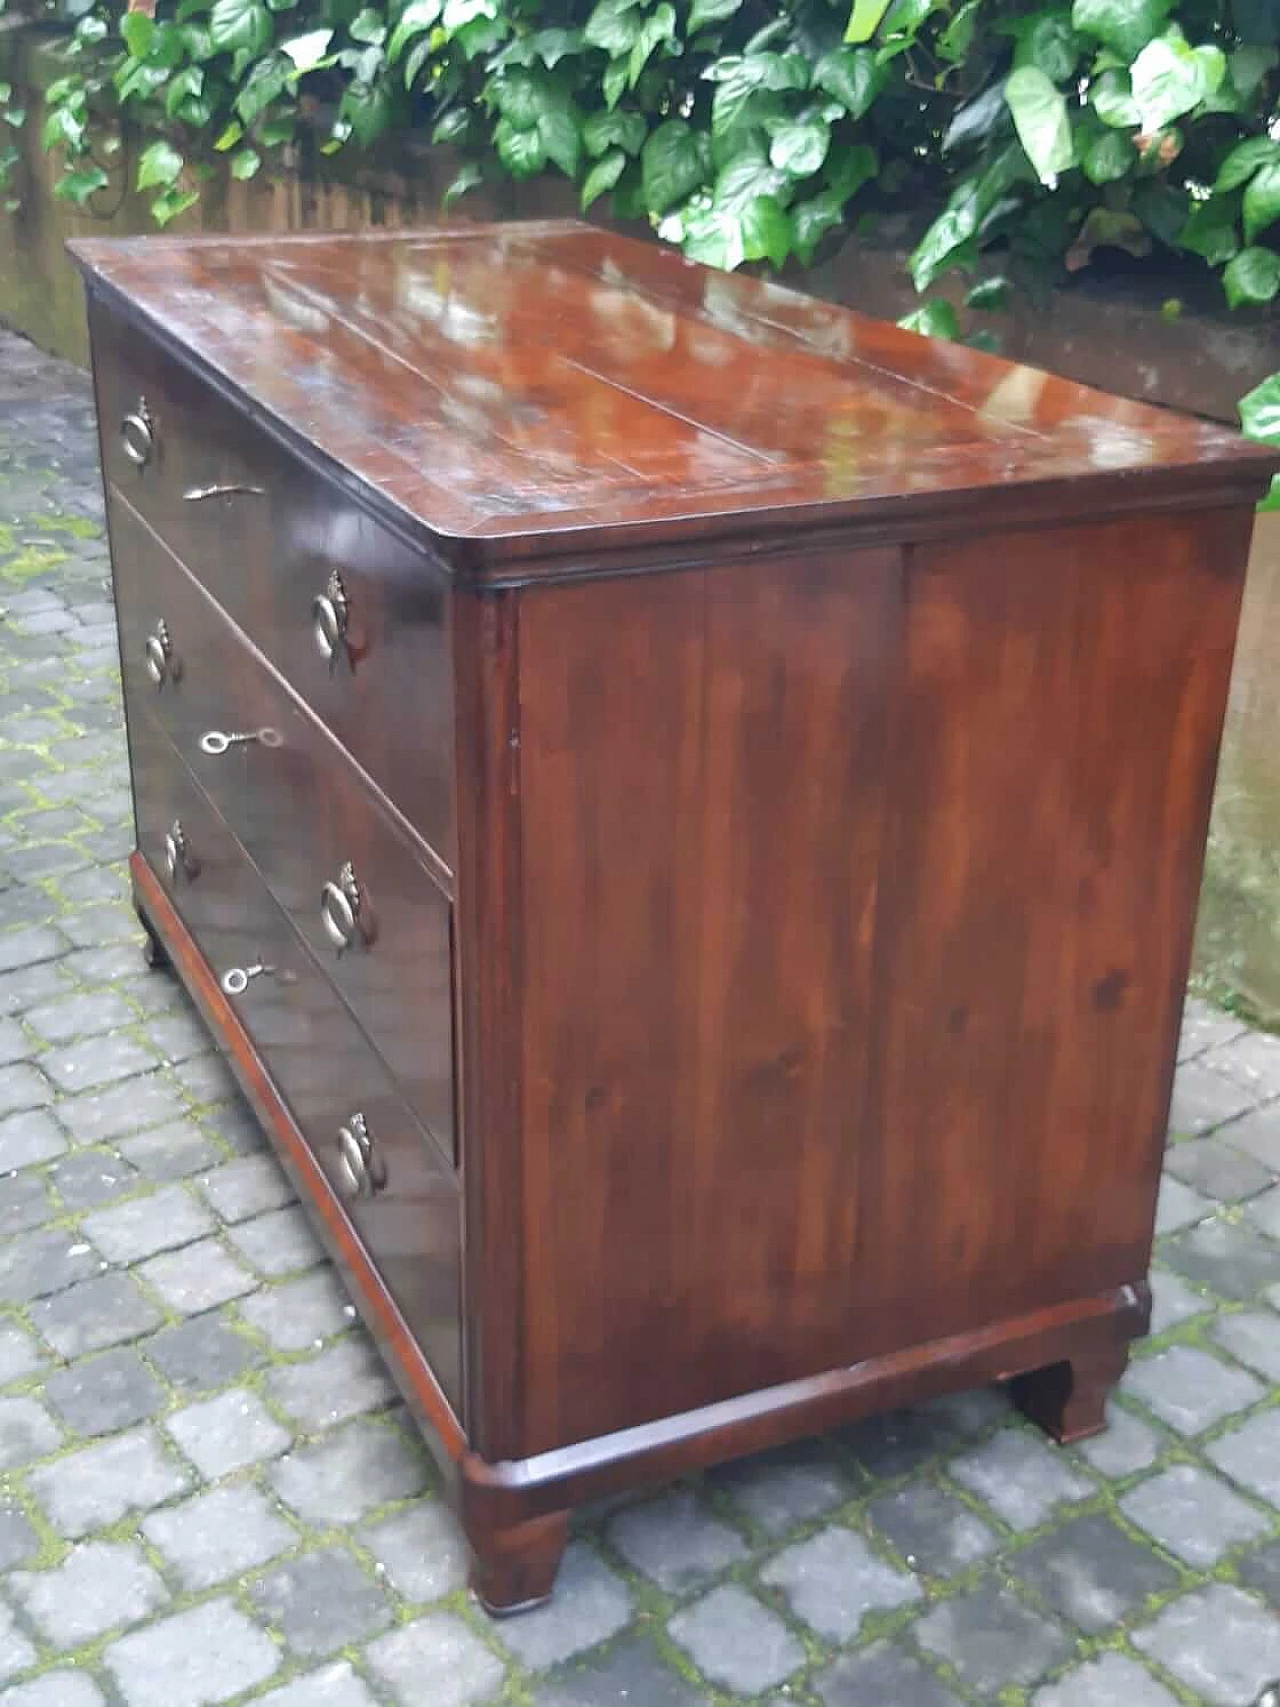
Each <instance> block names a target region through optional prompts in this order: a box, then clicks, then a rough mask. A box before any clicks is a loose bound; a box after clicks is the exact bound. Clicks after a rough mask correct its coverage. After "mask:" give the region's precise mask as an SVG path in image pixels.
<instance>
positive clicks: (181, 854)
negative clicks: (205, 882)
mask: <svg viewBox="0 0 1280 1707" xmlns="http://www.w3.org/2000/svg"><path fill="white" fill-rule="evenodd" d="M164 864H165V870H166V871H167V872H168V873H169V881H170V883H176V882H177V881H178V875H179V873H181V874H182V875H183V876H184V877H185V878H186V879H187V881H188V883H194V882H195V880H196V878H197V877H199V875H200V861H199V860H198V859H197V858H196V856H195V854H194V853H193V852H192V851H191V843H190V842H189V841H188V840H187V832H186V831H185V830H184V829H183V827H182V820H181V818H175V819H174V820H173V823H172V824H171V825H170V826H169V832H168V834H167V835H166V836H165V839H164Z"/></svg>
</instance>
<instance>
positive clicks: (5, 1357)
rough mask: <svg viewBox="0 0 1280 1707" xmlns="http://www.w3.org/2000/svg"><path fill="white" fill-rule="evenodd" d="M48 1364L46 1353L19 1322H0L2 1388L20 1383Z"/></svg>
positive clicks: (0, 1385)
mask: <svg viewBox="0 0 1280 1707" xmlns="http://www.w3.org/2000/svg"><path fill="white" fill-rule="evenodd" d="M45 1362H46V1358H45V1355H44V1353H43V1352H42V1351H41V1350H40V1347H39V1346H38V1345H37V1344H36V1342H35V1341H34V1340H33V1339H32V1337H31V1335H30V1334H29V1333H28V1332H27V1330H26V1329H25V1328H24V1327H21V1326H20V1325H19V1324H18V1323H17V1322H0V1387H7V1386H8V1385H9V1384H10V1382H13V1381H20V1380H21V1379H22V1377H23V1376H24V1375H30V1374H32V1373H33V1372H34V1371H35V1370H37V1369H39V1368H41V1367H42V1366H43V1364H44V1363H45Z"/></svg>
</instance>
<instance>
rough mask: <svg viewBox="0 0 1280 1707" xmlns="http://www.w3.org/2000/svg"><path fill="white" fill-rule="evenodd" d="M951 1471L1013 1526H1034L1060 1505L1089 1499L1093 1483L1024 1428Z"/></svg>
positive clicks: (958, 1462)
mask: <svg viewBox="0 0 1280 1707" xmlns="http://www.w3.org/2000/svg"><path fill="white" fill-rule="evenodd" d="M950 1474H951V1475H953V1476H954V1477H955V1479H956V1480H957V1481H958V1482H961V1483H963V1485H964V1486H965V1487H966V1488H968V1489H969V1490H970V1492H971V1493H975V1494H977V1495H978V1497H979V1498H980V1499H984V1500H985V1501H986V1502H987V1504H988V1505H989V1506H990V1507H991V1509H992V1510H993V1511H994V1512H996V1513H997V1515H998V1516H1000V1517H1002V1518H1003V1519H1004V1521H1005V1522H1006V1523H1007V1524H1008V1525H1009V1527H1010V1528H1011V1529H1034V1528H1035V1527H1036V1525H1037V1524H1040V1523H1043V1522H1044V1520H1045V1518H1046V1517H1048V1515H1049V1513H1050V1512H1051V1511H1052V1510H1053V1509H1054V1507H1055V1506H1059V1505H1063V1504H1066V1503H1069V1502H1071V1501H1073V1500H1082V1499H1086V1498H1088V1496H1089V1495H1090V1494H1091V1493H1092V1492H1093V1484H1092V1483H1091V1482H1090V1481H1088V1480H1087V1479H1086V1478H1085V1477H1084V1476H1082V1475H1081V1474H1080V1473H1079V1471H1077V1470H1074V1469H1073V1468H1072V1467H1071V1462H1070V1460H1069V1459H1068V1458H1066V1457H1065V1456H1064V1455H1063V1454H1062V1453H1060V1452H1055V1451H1054V1450H1053V1448H1052V1447H1050V1446H1047V1445H1046V1444H1045V1443H1044V1442H1043V1441H1042V1440H1040V1439H1039V1438H1038V1437H1036V1436H1034V1435H1032V1434H1030V1433H1027V1432H1024V1431H1022V1430H1020V1429H1003V1430H1001V1432H1000V1433H999V1434H997V1435H996V1436H995V1437H994V1438H993V1439H991V1440H989V1441H988V1442H987V1443H986V1444H985V1445H984V1446H980V1447H978V1448H977V1449H976V1450H975V1451H973V1452H968V1453H965V1454H964V1455H963V1456H962V1457H960V1458H957V1459H955V1460H954V1461H953V1462H952V1464H951V1466H950Z"/></svg>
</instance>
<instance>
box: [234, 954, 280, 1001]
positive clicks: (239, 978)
mask: <svg viewBox="0 0 1280 1707" xmlns="http://www.w3.org/2000/svg"><path fill="white" fill-rule="evenodd" d="M274 971H275V967H274V966H264V965H263V964H262V962H261V961H255V963H254V964H253V965H252V966H229V967H228V968H227V970H226V971H225V972H224V973H223V974H222V988H223V989H224V990H225V992H226V993H227V995H228V996H243V995H244V993H245V991H246V990H247V989H248V988H249V980H250V979H251V978H262V977H270V976H271V974H272V973H273V972H274Z"/></svg>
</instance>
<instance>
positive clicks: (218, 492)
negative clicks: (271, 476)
mask: <svg viewBox="0 0 1280 1707" xmlns="http://www.w3.org/2000/svg"><path fill="white" fill-rule="evenodd" d="M237 493H244V494H245V495H246V496H247V497H250V498H265V497H266V495H267V494H266V491H265V489H264V488H263V487H261V486H240V485H236V486H188V487H187V489H186V491H185V492H184V493H183V494H182V501H183V503H184V504H202V503H203V502H204V500H205V499H206V498H231V497H234V496H235V495H236V494H237Z"/></svg>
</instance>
